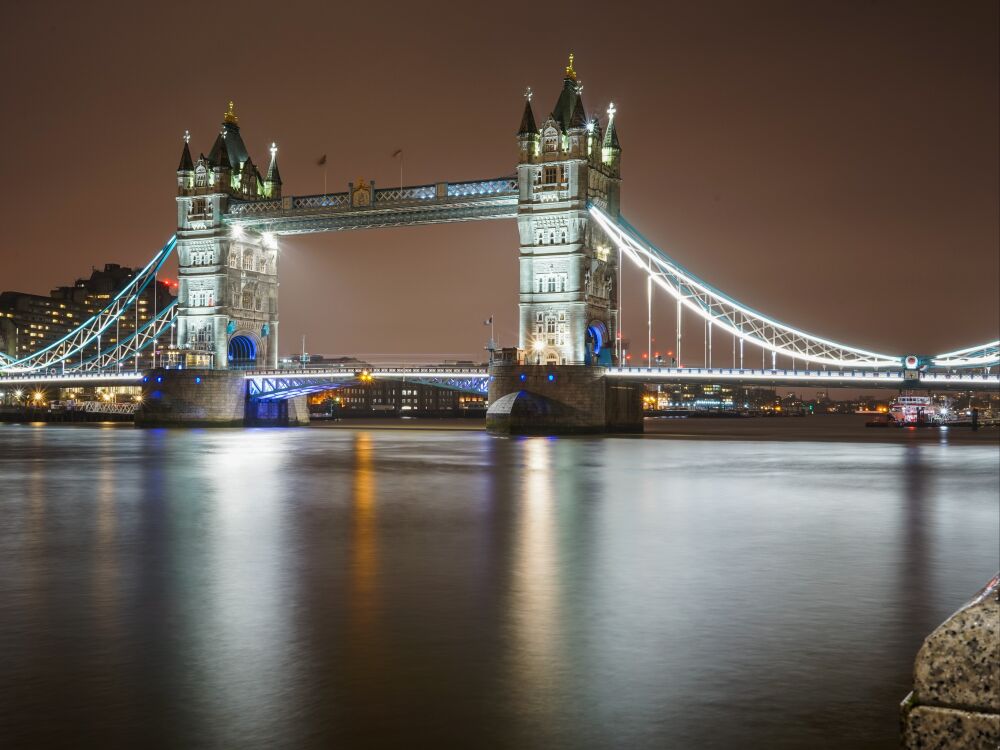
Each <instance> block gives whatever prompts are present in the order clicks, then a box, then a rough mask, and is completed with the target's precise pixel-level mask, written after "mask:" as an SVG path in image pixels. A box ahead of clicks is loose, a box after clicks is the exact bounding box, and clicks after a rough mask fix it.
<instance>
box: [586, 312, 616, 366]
mask: <svg viewBox="0 0 1000 750" xmlns="http://www.w3.org/2000/svg"><path fill="white" fill-rule="evenodd" d="M609 338H610V336H609V335H608V327H607V326H606V325H605V324H604V323H603V322H601V321H599V320H596V321H594V322H593V323H591V324H590V325H589V326H588V327H587V352H588V355H589V361H588V363H589V364H595V365H597V364H600V365H610V364H612V360H611V348H610V343H611V342H610V341H609V340H608V339H609Z"/></svg>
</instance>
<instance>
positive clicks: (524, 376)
mask: <svg viewBox="0 0 1000 750" xmlns="http://www.w3.org/2000/svg"><path fill="white" fill-rule="evenodd" d="M520 377H521V382H522V383H523V382H524V381H525V380H527V379H528V376H527V375H525V374H524V373H523V372H522V373H521V376H520Z"/></svg>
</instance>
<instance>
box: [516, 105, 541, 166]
mask: <svg viewBox="0 0 1000 750" xmlns="http://www.w3.org/2000/svg"><path fill="white" fill-rule="evenodd" d="M531 95H532V91H531V86H528V88H526V89H525V90H524V114H522V115H521V127H520V128H519V129H518V131H517V143H518V146H519V147H520V152H521V153H520V162H521V163H522V164H527V163H529V162H531V161H532V160H533V159H534V158H535V157H536V156H537V155H538V142H539V140H540V138H539V136H540V133H539V131H538V126H537V125H536V124H535V113H534V112H532V111H531Z"/></svg>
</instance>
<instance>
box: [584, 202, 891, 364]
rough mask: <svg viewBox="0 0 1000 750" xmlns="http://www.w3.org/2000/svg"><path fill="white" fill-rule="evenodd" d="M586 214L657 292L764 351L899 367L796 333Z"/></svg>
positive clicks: (597, 215)
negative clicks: (660, 291) (661, 292)
mask: <svg viewBox="0 0 1000 750" xmlns="http://www.w3.org/2000/svg"><path fill="white" fill-rule="evenodd" d="M589 210H590V214H591V216H593V217H594V219H595V220H596V221H597V223H598V225H599V226H600V227H601V229H603V230H604V232H605V233H606V234H607V236H608V238H609V239H610V240H611V241H612V242H613V243H614V244H615V246H616V247H617V248H618V249H620V250H621V251H622V254H623V255H625V256H626V257H628V258H629V260H631V261H632V262H634V263H635V264H636V265H637V266H638V267H639V268H641V269H642V270H643V271H645V272H646V273H648V274H649V277H650V278H651V279H652V281H653V283H655V284H656V285H657V286H659V287H660V288H662V289H664V290H666V291H667V292H668V293H669V294H670V295H671V296H673V297H674V298H675V299H677V300H678V302H679V303H680V304H682V305H683V306H684V307H687V308H688V309H689V310H692V311H694V312H696V313H697V314H698V315H700V316H701V317H702V318H704V319H705V320H707V321H709V323H711V324H712V325H713V326H718V327H719V328H721V329H722V330H724V331H726V332H728V333H730V334H732V335H733V336H736V337H737V338H739V339H741V340H742V341H745V342H747V343H750V344H753V345H755V346H759V347H761V348H763V349H765V350H768V351H771V352H774V353H775V354H782V355H785V356H788V357H794V358H795V359H797V360H801V361H803V362H815V363H817V364H823V365H833V366H835V367H856V366H857V367H867V368H872V367H874V368H878V367H902V364H903V358H902V357H900V356H898V355H894V354H880V353H878V352H870V351H867V350H865V349H858V348H856V347H853V346H847V345H845V344H839V343H837V342H835V341H830V340H828V339H824V338H821V337H819V336H815V335H813V334H810V333H806V332H805V331H800V330H798V329H796V328H793V327H792V326H789V325H786V324H784V323H781V322H779V321H777V320H774V319H773V318H770V317H768V316H766V315H763V314H762V313H759V312H757V311H756V310H752V309H751V308H749V307H747V306H745V305H743V304H741V303H739V302H737V301H736V300H734V299H733V298H731V297H729V296H728V295H726V294H723V293H722V292H720V291H719V290H717V289H714V288H713V287H711V286H710V285H709V284H707V283H706V282H704V281H702V280H701V279H699V278H698V277H697V276H695V275H694V274H693V273H691V272H690V271H687V270H686V269H684V268H683V267H682V266H681V265H680V264H679V263H677V262H676V261H674V260H673V259H672V258H670V257H669V256H668V255H666V254H665V253H663V252H662V251H660V250H659V249H657V248H656V247H654V246H653V245H652V244H651V243H649V242H648V241H647V240H646V239H645V238H644V237H643V236H642V235H641V234H640V233H639V232H638V231H637V230H636V229H635V228H634V227H632V226H631V225H630V224H629V223H628V222H627V221H625V220H624V219H622V218H620V217H619V218H618V220H617V221H616V220H614V219H612V218H611V217H610V216H608V215H607V214H606V213H605V212H604V211H602V210H601V209H600V208H598V207H596V206H594V205H591V206H590V208H589Z"/></svg>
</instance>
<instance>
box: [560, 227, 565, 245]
mask: <svg viewBox="0 0 1000 750" xmlns="http://www.w3.org/2000/svg"><path fill="white" fill-rule="evenodd" d="M559 241H560V242H562V243H563V244H565V243H566V230H565V229H564V230H562V232H560V233H559Z"/></svg>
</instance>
